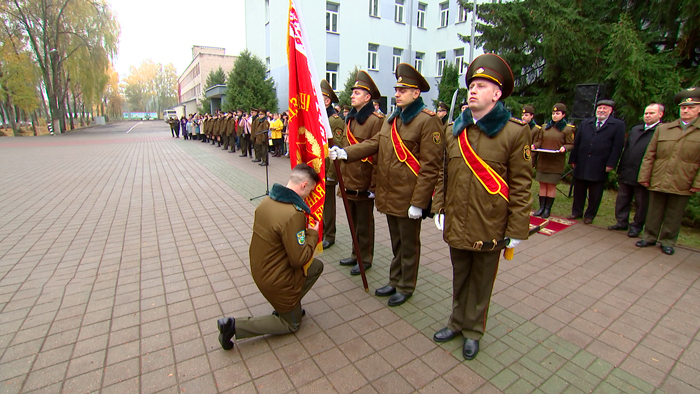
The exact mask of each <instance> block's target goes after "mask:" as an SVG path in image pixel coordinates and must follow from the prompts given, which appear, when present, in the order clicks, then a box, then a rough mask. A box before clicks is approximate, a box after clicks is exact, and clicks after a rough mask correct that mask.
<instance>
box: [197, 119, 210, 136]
mask: <svg viewBox="0 0 700 394" xmlns="http://www.w3.org/2000/svg"><path fill="white" fill-rule="evenodd" d="M199 133H200V134H204V135H209V120H208V119H207V118H206V117H205V118H202V119H201V121H200V122H199Z"/></svg>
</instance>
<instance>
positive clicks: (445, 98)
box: [433, 62, 459, 113]
mask: <svg viewBox="0 0 700 394" xmlns="http://www.w3.org/2000/svg"><path fill="white" fill-rule="evenodd" d="M457 89H459V72H458V70H457V66H456V65H454V64H452V63H449V62H448V63H445V67H444V68H443V69H442V77H441V78H440V83H439V84H438V98H437V100H433V107H434V108H435V109H437V106H438V104H440V102H441V101H442V102H443V103H445V104H447V105H450V104H451V103H452V95H453V94H454V92H455V90H457ZM457 96H459V93H458V94H457ZM455 105H457V104H455ZM454 113H459V112H458V111H457V109H455V112H454Z"/></svg>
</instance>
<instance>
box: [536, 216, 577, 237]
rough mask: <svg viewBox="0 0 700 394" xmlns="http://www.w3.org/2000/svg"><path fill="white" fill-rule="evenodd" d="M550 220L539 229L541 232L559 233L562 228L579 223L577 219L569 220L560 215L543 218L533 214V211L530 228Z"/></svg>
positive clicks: (548, 233)
mask: <svg viewBox="0 0 700 394" xmlns="http://www.w3.org/2000/svg"><path fill="white" fill-rule="evenodd" d="M547 220H549V223H548V224H547V225H546V226H545V228H543V229H541V230H540V231H539V233H540V234H544V235H547V236H550V235H554V234H556V233H558V232H559V231H561V230H564V229H566V228H568V227H569V226H573V225H574V224H576V223H578V222H577V221H576V220H568V219H565V218H560V217H558V216H550V217H549V218H547V219H542V218H539V217H537V216H532V212H531V213H530V229H532V228H534V227H535V226H539V225H541V224H542V223H544V222H545V221H547Z"/></svg>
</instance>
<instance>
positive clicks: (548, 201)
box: [542, 197, 554, 219]
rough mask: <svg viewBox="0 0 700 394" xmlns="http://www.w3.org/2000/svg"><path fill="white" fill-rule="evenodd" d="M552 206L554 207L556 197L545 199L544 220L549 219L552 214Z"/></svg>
mask: <svg viewBox="0 0 700 394" xmlns="http://www.w3.org/2000/svg"><path fill="white" fill-rule="evenodd" d="M552 205H554V197H545V201H544V211H543V212H542V218H544V219H547V218H548V217H549V214H550V213H551V212H552Z"/></svg>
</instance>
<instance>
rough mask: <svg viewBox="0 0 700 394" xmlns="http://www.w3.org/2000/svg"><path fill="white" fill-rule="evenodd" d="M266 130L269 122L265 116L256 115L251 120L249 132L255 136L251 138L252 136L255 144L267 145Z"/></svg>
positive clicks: (268, 128)
mask: <svg viewBox="0 0 700 394" xmlns="http://www.w3.org/2000/svg"><path fill="white" fill-rule="evenodd" d="M268 130H270V122H269V121H268V120H267V116H260V115H258V117H257V118H255V119H253V122H252V128H251V134H252V135H254V136H255V137H251V138H254V141H255V143H256V144H263V145H267V140H268V137H267V134H268V133H267V131H268Z"/></svg>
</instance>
